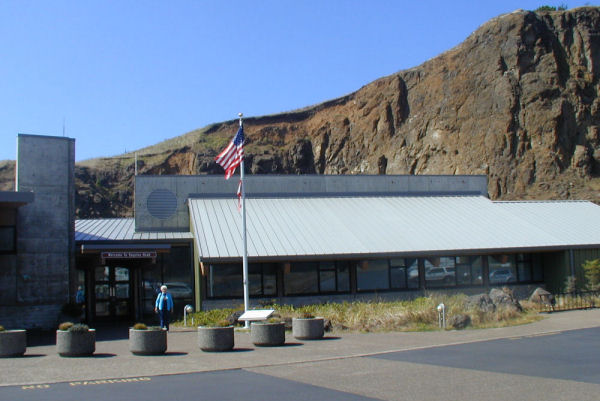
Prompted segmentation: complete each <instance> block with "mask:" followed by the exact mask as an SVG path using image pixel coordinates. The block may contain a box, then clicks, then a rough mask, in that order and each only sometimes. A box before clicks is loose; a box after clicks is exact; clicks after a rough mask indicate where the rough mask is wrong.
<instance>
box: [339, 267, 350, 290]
mask: <svg viewBox="0 0 600 401" xmlns="http://www.w3.org/2000/svg"><path fill="white" fill-rule="evenodd" d="M336 268H337V285H338V287H337V290H338V292H349V291H350V264H349V263H348V262H336Z"/></svg>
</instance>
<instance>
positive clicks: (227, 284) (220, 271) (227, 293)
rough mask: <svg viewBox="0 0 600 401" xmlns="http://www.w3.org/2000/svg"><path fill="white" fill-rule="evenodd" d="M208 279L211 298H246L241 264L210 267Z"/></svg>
mask: <svg viewBox="0 0 600 401" xmlns="http://www.w3.org/2000/svg"><path fill="white" fill-rule="evenodd" d="M207 279H208V280H207V281H208V294H209V296H210V297H232V298H235V297H242V296H244V288H243V283H242V265H241V264H240V263H230V264H219V265H210V266H209V269H208V277H207Z"/></svg>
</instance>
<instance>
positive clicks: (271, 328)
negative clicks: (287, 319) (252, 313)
mask: <svg viewBox="0 0 600 401" xmlns="http://www.w3.org/2000/svg"><path fill="white" fill-rule="evenodd" d="M250 339H251V340H252V343H253V344H254V345H258V346H264V347H272V346H277V345H283V344H284V343H285V323H283V322H281V323H259V322H253V323H252V325H251V326H250Z"/></svg>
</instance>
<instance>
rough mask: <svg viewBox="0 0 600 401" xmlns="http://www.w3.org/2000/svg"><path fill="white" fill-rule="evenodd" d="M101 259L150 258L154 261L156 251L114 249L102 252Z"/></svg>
mask: <svg viewBox="0 0 600 401" xmlns="http://www.w3.org/2000/svg"><path fill="white" fill-rule="evenodd" d="M100 255H101V257H102V260H103V261H104V260H105V259H152V263H156V251H115V252H102V253H101V254H100Z"/></svg>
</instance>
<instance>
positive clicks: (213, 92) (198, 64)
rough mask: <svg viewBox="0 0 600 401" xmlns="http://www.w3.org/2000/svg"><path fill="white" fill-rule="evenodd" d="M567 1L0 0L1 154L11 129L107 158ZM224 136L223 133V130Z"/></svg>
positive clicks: (354, 79) (352, 83) (339, 89)
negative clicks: (504, 17) (63, 139)
mask: <svg viewBox="0 0 600 401" xmlns="http://www.w3.org/2000/svg"><path fill="white" fill-rule="evenodd" d="M544 4H550V5H554V6H556V5H560V4H566V5H567V6H568V7H569V8H572V7H578V6H582V5H586V4H591V5H597V4H598V3H597V2H587V1H585V2H584V1H569V2H560V3H556V4H554V3H551V2H548V1H545V0H541V1H528V0H521V1H510V0H505V1H478V2H473V1H462V0H455V1H400V0H396V1H393V0H390V1H383V0H381V1H378V0H373V1H365V0H356V1H355V0H337V1H334V0H295V1H291V0H290V1H288V0H279V1H271V0H264V1H261V0H251V1H235V0H230V1H217V0H215V1H200V0H196V1H191V0H189V1H183V0H173V1H158V0H145V1H136V0H126V1H116V0H114V1H111V0H106V1H99V0H98V1H87V0H71V1H62V0H52V1H50V0H48V1H45V0H4V1H2V2H1V3H0V160H4V159H14V158H15V157H16V137H17V134H18V133H26V134H38V135H54V136H62V135H63V127H64V132H65V134H66V136H68V137H71V138H75V139H76V159H77V160H78V161H79V160H84V159H89V158H92V157H100V156H115V155H118V154H121V153H123V152H125V151H132V150H136V149H140V148H142V147H145V146H148V145H153V144H155V143H158V142H160V141H163V140H165V139H168V138H172V137H175V136H179V135H182V134H184V133H186V132H189V131H191V130H194V129H196V128H201V127H204V126H206V125H208V124H211V123H215V122H220V121H225V120H231V119H234V118H236V117H237V113H238V112H240V111H241V112H244V114H245V115H246V116H260V115H265V114H273V113H279V112H283V111H289V110H294V109H297V108H301V107H305V106H309V105H313V104H316V103H320V102H322V101H325V100H329V99H333V98H336V97H339V96H342V95H345V94H347V93H350V92H353V91H355V90H357V89H359V88H360V87H361V86H363V85H366V84H368V83H369V82H371V81H373V80H375V79H377V78H380V77H382V76H385V75H389V74H392V73H395V72H397V71H400V70H403V69H407V68H411V67H415V66H417V65H419V64H421V63H423V62H424V61H426V60H428V59H430V58H432V57H435V56H436V55H438V54H440V53H442V52H444V51H445V50H448V49H450V48H452V47H454V46H456V45H457V44H459V43H460V42H462V41H463V40H464V39H465V38H466V37H467V36H468V35H469V34H470V33H471V32H473V31H474V30H475V29H477V27H479V26H480V25H481V24H483V23H484V22H486V21H487V20H489V19H490V18H493V17H495V16H497V15H499V14H503V13H507V12H511V11H514V10H516V9H518V8H523V9H527V10H533V9H535V8H537V7H539V6H540V5H544ZM233 134H234V133H232V135H233Z"/></svg>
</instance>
